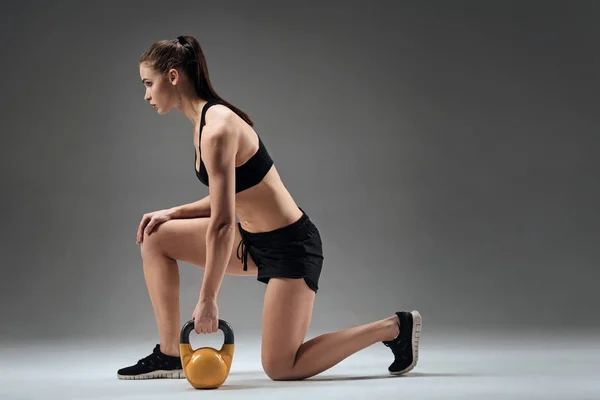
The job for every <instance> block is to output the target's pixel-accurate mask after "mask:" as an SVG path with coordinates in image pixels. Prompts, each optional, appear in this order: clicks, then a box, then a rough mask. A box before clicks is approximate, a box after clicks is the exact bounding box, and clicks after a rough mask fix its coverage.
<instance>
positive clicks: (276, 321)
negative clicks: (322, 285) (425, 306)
mask: <svg viewBox="0 0 600 400" xmlns="http://www.w3.org/2000/svg"><path fill="white" fill-rule="evenodd" d="M314 298H315V293H314V292H313V291H312V290H311V289H310V288H309V287H308V286H307V285H306V283H305V282H304V280H303V279H287V278H271V280H270V281H269V284H268V285H267V290H266V293H265V304H264V309H263V326H262V329H263V341H262V364H263V368H264V370H265V373H266V374H267V375H268V376H269V377H270V378H271V379H273V380H299V379H305V378H309V377H311V376H314V375H317V374H319V373H321V372H323V371H325V370H327V369H329V368H331V367H333V366H334V365H336V364H337V363H339V362H340V361H342V360H344V359H345V358H347V357H349V356H350V355H352V354H354V353H356V352H358V351H359V350H362V349H364V348H366V347H368V346H370V345H372V344H375V343H377V342H382V341H386V340H391V339H393V338H395V337H396V336H398V333H399V327H398V317H397V316H396V315H394V316H392V317H389V318H386V319H383V320H380V321H376V322H372V323H369V324H366V325H361V326H356V327H353V328H350V329H346V330H343V331H339V332H333V333H327V334H324V335H321V336H318V337H316V338H313V339H311V340H309V341H307V342H305V343H302V342H303V341H304V338H305V335H306V332H307V330H308V326H309V325H310V319H311V315H312V309H313V302H314Z"/></svg>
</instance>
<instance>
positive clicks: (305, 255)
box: [237, 207, 324, 293]
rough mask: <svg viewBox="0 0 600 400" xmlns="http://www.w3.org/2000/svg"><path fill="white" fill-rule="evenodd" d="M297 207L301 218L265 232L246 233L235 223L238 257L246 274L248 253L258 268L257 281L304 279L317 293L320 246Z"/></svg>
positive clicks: (315, 229) (315, 232)
mask: <svg viewBox="0 0 600 400" xmlns="http://www.w3.org/2000/svg"><path fill="white" fill-rule="evenodd" d="M298 208H299V209H300V211H302V216H301V217H300V218H299V219H298V220H297V221H296V222H292V223H291V224H290V225H287V226H284V227H282V228H278V229H274V230H272V231H268V232H248V231H245V230H244V228H242V224H241V223H239V222H238V226H239V229H240V233H241V234H242V240H241V242H240V244H239V245H238V249H237V256H238V258H239V259H240V260H241V261H242V264H243V265H244V271H246V270H248V265H247V260H248V253H249V254H250V256H251V257H252V259H253V260H254V262H255V263H256V265H257V266H258V276H257V279H258V281H260V282H263V283H269V279H270V278H303V279H304V280H305V282H306V284H307V285H308V287H309V288H311V289H312V290H314V291H315V293H316V292H317V290H318V289H319V276H320V275H321V267H322V265H323V259H324V257H323V244H322V242H321V235H320V234H319V230H318V229H317V227H316V226H315V224H313V223H312V221H311V220H310V218H309V217H308V215H306V213H305V212H304V210H303V209H302V208H300V207H298ZM240 249H241V251H242V253H241V254H240Z"/></svg>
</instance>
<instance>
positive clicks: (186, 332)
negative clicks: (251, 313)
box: [179, 319, 234, 344]
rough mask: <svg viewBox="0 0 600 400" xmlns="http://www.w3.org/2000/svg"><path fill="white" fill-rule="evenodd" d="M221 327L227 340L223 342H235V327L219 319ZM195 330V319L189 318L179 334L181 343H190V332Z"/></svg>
mask: <svg viewBox="0 0 600 400" xmlns="http://www.w3.org/2000/svg"><path fill="white" fill-rule="evenodd" d="M219 329H220V330H222V331H223V333H224V334H225V341H224V342H223V344H233V339H234V338H233V329H231V326H230V325H229V324H228V323H227V322H226V321H223V320H222V319H219ZM193 330H194V320H193V319H192V320H189V321H188V322H186V323H185V324H184V325H183V327H182V328H181V334H180V335H179V343H181V344H190V333H192V331H193Z"/></svg>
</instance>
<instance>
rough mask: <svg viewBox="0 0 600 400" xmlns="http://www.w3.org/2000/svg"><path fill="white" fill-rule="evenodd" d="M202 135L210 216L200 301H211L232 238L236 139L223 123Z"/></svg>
mask: <svg viewBox="0 0 600 400" xmlns="http://www.w3.org/2000/svg"><path fill="white" fill-rule="evenodd" d="M206 128H208V126H205V127H204V129H206ZM205 135H206V136H204V135H203V137H202V144H201V147H202V149H201V151H202V154H203V155H204V160H205V161H204V163H205V165H206V171H207V173H208V175H209V176H210V186H209V192H210V199H211V217H210V222H209V224H208V229H207V232H206V263H205V266H204V279H203V281H202V288H201V289H200V301H211V300H216V298H217V293H218V292H219V288H220V287H221V282H222V280H223V276H224V275H225V269H226V268H227V264H228V263H229V258H230V256H231V249H232V247H233V241H234V239H235V230H234V229H235V226H236V223H235V154H236V152H237V140H236V137H235V134H234V133H233V132H231V131H229V130H228V128H227V126H226V124H225V123H224V122H221V123H218V124H217V125H214V126H212V127H210V128H209V129H207V130H206V131H205Z"/></svg>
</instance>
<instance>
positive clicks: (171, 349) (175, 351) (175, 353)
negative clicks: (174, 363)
mask: <svg viewBox="0 0 600 400" xmlns="http://www.w3.org/2000/svg"><path fill="white" fill-rule="evenodd" d="M160 352H161V353H163V354H164V355H167V356H171V357H179V346H166V345H162V344H161V345H160Z"/></svg>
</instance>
